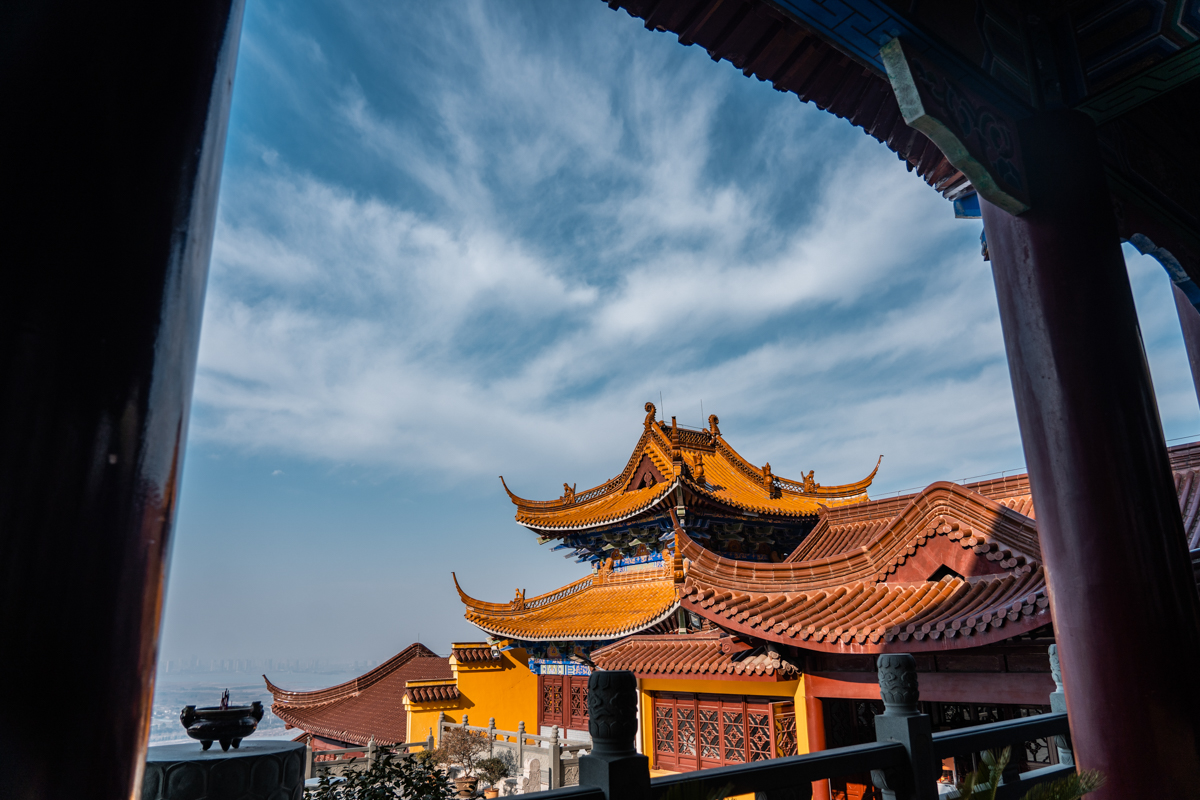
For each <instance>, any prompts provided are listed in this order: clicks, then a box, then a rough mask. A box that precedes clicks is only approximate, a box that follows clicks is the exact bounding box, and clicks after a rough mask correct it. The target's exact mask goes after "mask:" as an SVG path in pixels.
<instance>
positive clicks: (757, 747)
mask: <svg viewBox="0 0 1200 800" xmlns="http://www.w3.org/2000/svg"><path fill="white" fill-rule="evenodd" d="M746 738H747V741H748V743H749V745H750V760H751V761H766V760H767V759H768V758H772V757H773V756H774V754H773V753H772V752H771V715H770V714H767V713H762V714H758V713H753V712H751V713H750V714H748V715H747V717H746Z"/></svg>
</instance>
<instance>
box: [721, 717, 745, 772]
mask: <svg viewBox="0 0 1200 800" xmlns="http://www.w3.org/2000/svg"><path fill="white" fill-rule="evenodd" d="M721 716H722V717H723V719H722V724H721V739H722V740H723V741H724V743H725V760H726V761H727V762H729V763H730V764H740V763H742V762H743V761H745V760H746V720H745V718H744V715H743V714H742V713H741V712H732V711H723V712H722V713H721Z"/></svg>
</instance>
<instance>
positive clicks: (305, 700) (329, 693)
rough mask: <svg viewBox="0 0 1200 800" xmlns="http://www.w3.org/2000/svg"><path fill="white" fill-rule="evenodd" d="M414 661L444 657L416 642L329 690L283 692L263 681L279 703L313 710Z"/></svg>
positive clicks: (351, 693)
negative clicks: (415, 659) (312, 707)
mask: <svg viewBox="0 0 1200 800" xmlns="http://www.w3.org/2000/svg"><path fill="white" fill-rule="evenodd" d="M414 658H441V656H439V655H438V654H437V653H435V652H433V651H432V650H430V649H429V648H428V647H426V646H425V645H423V644H421V643H420V642H413V643H412V644H410V645H409V646H408V647H406V648H404V649H403V650H401V651H400V652H399V653H397V654H396V655H394V656H392V657H391V658H389V659H388V660H387V661H385V662H383V663H382V664H380V665H379V666H377V667H375V668H374V669H371V670H368V671H367V672H364V673H363V674H362V675H359V676H358V677H357V678H352V679H351V680H348V681H346V682H345V683H339V684H337V685H336V686H330V687H329V688H327V689H316V690H313V691H307V692H296V691H291V690H289V689H283V688H281V687H279V686H276V685H275V684H273V683H271V680H270V679H269V678H268V677H267V676H266V675H263V676H262V677H263V680H264V681H266V684H267V689H268V690H270V692H271V695H272V696H273V697H274V698H275V702H276V703H283V704H285V705H288V706H292V707H294V708H301V707H304V708H307V707H310V706H322V705H329V704H332V703H335V702H337V701H339V700H342V699H344V698H347V697H352V696H354V695H356V694H358V693H359V692H361V691H363V690H364V689H366V688H368V687H370V686H373V685H374V684H376V683H378V682H379V681H381V680H383V679H384V678H386V677H387V676H388V675H391V674H392V673H393V672H395V671H396V670H398V669H399V668H400V667H402V666H404V665H405V664H407V663H408V662H410V661H412V660H413V659H414Z"/></svg>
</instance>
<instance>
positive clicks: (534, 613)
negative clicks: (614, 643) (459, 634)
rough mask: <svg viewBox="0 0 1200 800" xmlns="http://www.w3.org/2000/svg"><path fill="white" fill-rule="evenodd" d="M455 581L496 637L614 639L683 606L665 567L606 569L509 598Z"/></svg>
mask: <svg viewBox="0 0 1200 800" xmlns="http://www.w3.org/2000/svg"><path fill="white" fill-rule="evenodd" d="M668 567H669V562H668ZM454 585H455V587H456V588H457V589H458V594H459V597H460V598H461V599H462V602H463V605H465V606H466V614H465V615H464V616H466V618H467V621H469V622H471V623H472V624H473V625H475V626H477V627H478V628H480V629H482V630H484V631H486V632H488V633H490V634H492V635H494V636H499V637H504V638H509V639H520V640H523V641H531V642H536V641H550V642H553V641H567V640H585V639H590V640H602V639H615V638H618V637H620V636H625V635H628V634H630V633H636V632H637V631H640V630H643V629H645V628H648V627H650V626H651V625H654V624H657V623H658V622H661V621H662V620H664V619H666V618H667V617H669V616H671V614H673V613H674V612H675V609H676V607H677V606H678V601H677V600H676V597H675V583H674V580H673V578H672V575H671V572H670V571H668V570H663V569H649V570H644V571H641V572H634V573H623V574H621V573H618V574H612V573H607V574H606V573H605V572H604V571H603V570H601V571H599V572H593V573H592V574H591V575H589V576H587V577H586V578H583V579H581V580H578V581H575V582H574V583H572V584H568V585H567V586H564V587H562V588H561V589H557V590H555V591H553V592H549V593H547V594H543V595H539V596H538V597H534V598H530V599H528V600H527V599H525V596H524V593H523V592H521V591H519V590H518V592H517V596H516V597H515V598H514V599H513V600H512V601H510V602H508V603H487V602H484V601H482V600H476V599H475V598H473V597H471V596H470V595H468V594H467V593H466V592H464V591H463V590H462V588H461V587H460V586H459V585H458V578H457V577H455V579H454Z"/></svg>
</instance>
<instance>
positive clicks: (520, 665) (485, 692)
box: [410, 649, 538, 733]
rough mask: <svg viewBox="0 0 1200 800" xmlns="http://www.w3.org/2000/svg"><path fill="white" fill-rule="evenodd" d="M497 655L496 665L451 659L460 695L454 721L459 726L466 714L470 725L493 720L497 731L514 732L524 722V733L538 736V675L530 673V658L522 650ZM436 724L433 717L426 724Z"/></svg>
mask: <svg viewBox="0 0 1200 800" xmlns="http://www.w3.org/2000/svg"><path fill="white" fill-rule="evenodd" d="M500 655H501V656H502V658H501V660H500V662H499V663H498V664H497V663H495V662H484V663H465V664H460V663H458V660H457V659H455V658H453V657H451V659H450V668H451V670H452V671H453V672H454V675H455V678H456V679H457V680H458V691H459V695H460V696H459V708H458V709H457V711H456V715H455V718H454V721H455V722H462V715H463V714H464V713H466V714H468V715H469V716H470V721H471V724H472V725H481V726H483V725H487V724H488V718H489V717H495V718H496V727H497V728H500V729H502V730H507V731H515V730H516V729H517V724H518V723H520V722H524V723H525V730H526V731H528V732H529V733H537V732H538V727H537V719H538V714H537V712H538V708H537V675H534V674H533V673H532V672H530V671H529V657H528V656H527V655H526V654H525V651H524V650H521V649H515V650H506V651H502V652H501V654H500ZM447 716H450V713H449V712H447ZM436 723H437V714H436V713H434V714H433V722H431V723H428V724H429V725H435V724H436ZM410 730H411V729H410ZM420 730H425V728H421V729H420Z"/></svg>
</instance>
